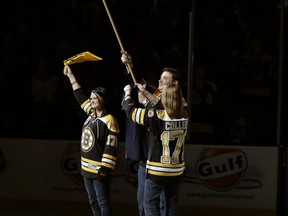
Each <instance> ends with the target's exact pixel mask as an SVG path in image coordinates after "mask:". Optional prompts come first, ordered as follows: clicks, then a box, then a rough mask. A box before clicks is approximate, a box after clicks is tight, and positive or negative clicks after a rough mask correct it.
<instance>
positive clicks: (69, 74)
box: [63, 65, 81, 90]
mask: <svg viewBox="0 0 288 216" xmlns="http://www.w3.org/2000/svg"><path fill="white" fill-rule="evenodd" d="M63 73H64V75H65V76H67V77H68V78H69V81H70V83H71V85H72V89H73V90H76V89H79V88H81V86H80V85H79V83H78V82H77V80H76V77H75V76H74V74H73V72H72V70H71V68H70V67H69V66H68V65H65V66H64V69H63Z"/></svg>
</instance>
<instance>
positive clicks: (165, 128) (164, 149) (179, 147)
mask: <svg viewBox="0 0 288 216" xmlns="http://www.w3.org/2000/svg"><path fill="white" fill-rule="evenodd" d="M136 86H137V87H138V89H139V91H140V92H142V91H144V90H145V89H144V87H143V86H142V85H141V84H136ZM124 92H125V96H124V102H123V105H122V106H123V109H124V110H125V113H126V115H127V117H128V118H130V119H131V120H132V121H133V122H135V123H137V124H140V125H144V126H145V127H147V129H148V131H149V133H148V137H149V138H148V139H149V141H148V143H147V145H148V159H147V163H146V179H145V191H144V210H145V215H146V216H160V194H161V193H162V192H164V194H165V198H166V199H165V202H166V203H165V206H166V208H165V209H166V215H170V216H171V215H176V214H177V212H176V211H173V212H169V210H170V209H176V206H177V197H178V193H179V190H180V186H181V182H182V176H183V173H184V169H185V162H184V143H185V136H186V132H187V128H188V113H187V109H186V106H185V105H186V102H185V100H183V96H182V91H181V88H180V86H179V85H178V84H170V85H167V86H165V87H164V88H163V90H162V94H161V103H162V105H163V107H159V106H149V104H148V105H147V106H146V107H145V108H137V107H135V104H134V101H133V99H132V98H131V96H130V95H131V86H130V85H126V86H125V88H124Z"/></svg>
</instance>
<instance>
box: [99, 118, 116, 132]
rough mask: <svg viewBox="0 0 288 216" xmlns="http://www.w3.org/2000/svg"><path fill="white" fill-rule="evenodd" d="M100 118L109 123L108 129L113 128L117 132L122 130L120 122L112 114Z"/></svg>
mask: <svg viewBox="0 0 288 216" xmlns="http://www.w3.org/2000/svg"><path fill="white" fill-rule="evenodd" d="M99 119H100V120H101V121H103V122H104V123H105V124H106V125H107V127H108V129H109V130H111V131H112V132H115V133H119V132H120V129H119V125H118V122H117V120H116V119H115V118H114V117H113V116H112V115H106V116H104V117H101V118H99Z"/></svg>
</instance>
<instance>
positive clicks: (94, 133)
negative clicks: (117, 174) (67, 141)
mask: <svg viewBox="0 0 288 216" xmlns="http://www.w3.org/2000/svg"><path fill="white" fill-rule="evenodd" d="M74 95H75V97H76V99H77V101H78V103H79V104H80V106H81V108H82V109H83V110H84V111H85V112H86V113H87V115H88V118H87V119H86V121H85V123H84V125H83V129H82V137H81V174H82V175H83V176H85V177H88V178H98V170H99V169H100V168H101V170H104V172H105V173H112V172H113V171H114V169H115V166H116V159H117V147H118V134H119V125H118V122H117V120H116V119H115V118H114V117H113V116H112V115H111V114H108V113H105V112H103V114H102V116H101V117H96V116H95V114H94V110H93V109H92V108H91V103H90V99H89V98H88V97H87V96H86V95H85V94H84V92H83V90H82V89H81V88H80V89H76V90H74Z"/></svg>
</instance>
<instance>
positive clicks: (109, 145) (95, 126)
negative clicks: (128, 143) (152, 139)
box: [63, 65, 119, 216]
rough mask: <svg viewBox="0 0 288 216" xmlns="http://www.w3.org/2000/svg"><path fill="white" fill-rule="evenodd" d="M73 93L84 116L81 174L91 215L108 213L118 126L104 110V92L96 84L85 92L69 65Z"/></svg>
mask: <svg viewBox="0 0 288 216" xmlns="http://www.w3.org/2000/svg"><path fill="white" fill-rule="evenodd" d="M63 72H64V75H66V76H67V77H68V78H69V81H70V83H71V85H72V89H73V93H74V96H75V98H76V100H77V101H78V103H79V105H80V106H81V108H82V109H83V110H84V112H86V114H87V115H88V118H87V119H86V121H85V122H84V125H83V129H82V137H81V174H82V176H83V178H84V184H85V188H86V191H87V193H88V198H89V202H90V205H91V208H92V211H93V215H94V216H110V215H111V199H110V182H111V177H112V174H113V171H114V169H115V166H116V159H117V155H116V154H117V147H118V134H119V125H118V122H117V120H116V119H115V118H114V116H113V115H111V114H110V113H109V111H108V109H107V104H106V103H107V102H108V95H107V91H106V89H105V88H103V87H97V88H95V89H94V90H92V91H91V93H90V98H89V97H88V96H86V95H85V93H84V91H83V90H82V88H81V86H80V84H79V83H78V82H77V80H76V77H75V76H74V74H73V73H72V70H71V68H70V67H69V66H67V65H66V66H65V67H64V70H63Z"/></svg>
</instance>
